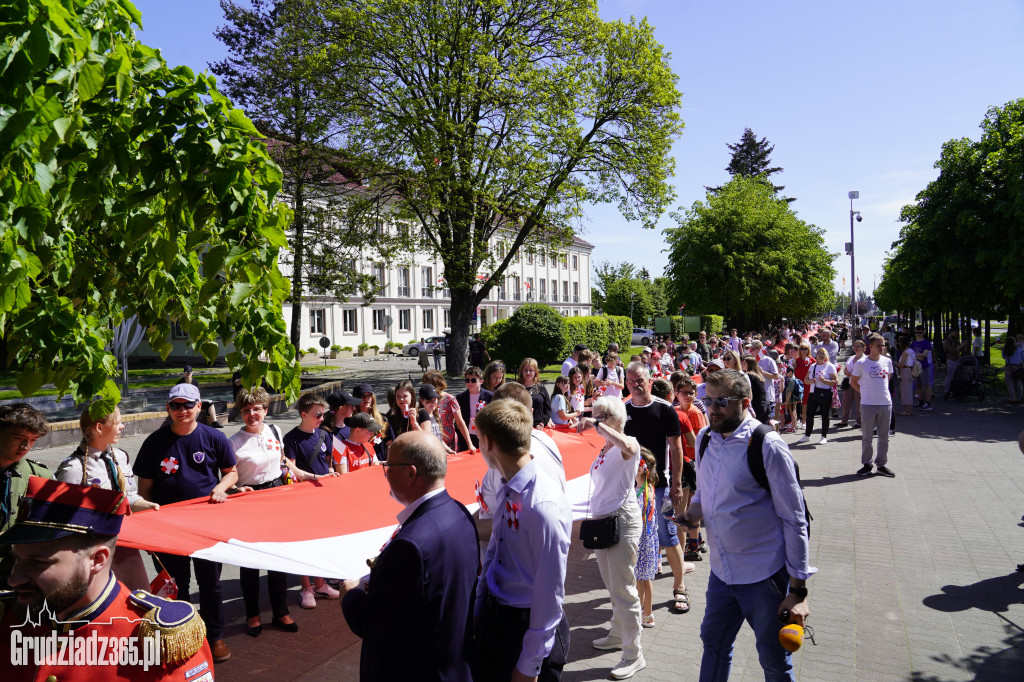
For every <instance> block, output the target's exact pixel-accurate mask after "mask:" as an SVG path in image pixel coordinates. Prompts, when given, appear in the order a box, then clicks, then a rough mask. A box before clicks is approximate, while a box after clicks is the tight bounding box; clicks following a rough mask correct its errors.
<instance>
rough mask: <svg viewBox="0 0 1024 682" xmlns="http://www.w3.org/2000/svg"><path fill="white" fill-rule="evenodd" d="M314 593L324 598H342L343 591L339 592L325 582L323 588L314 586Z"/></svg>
mask: <svg viewBox="0 0 1024 682" xmlns="http://www.w3.org/2000/svg"><path fill="white" fill-rule="evenodd" d="M313 594H314V595H316V596H317V597H322V598H323V599H341V592H338V591H337V590H336V589H334V588H333V587H331V586H330V585H328V584H327V583H324V586H323V587H321V588H314V589H313Z"/></svg>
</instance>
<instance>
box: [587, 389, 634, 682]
mask: <svg viewBox="0 0 1024 682" xmlns="http://www.w3.org/2000/svg"><path fill="white" fill-rule="evenodd" d="M625 423H626V408H625V406H624V405H623V403H622V400H620V399H619V398H612V397H603V398H598V399H597V400H596V401H595V402H594V406H593V416H592V417H584V418H583V419H581V420H580V424H579V427H578V429H579V431H580V432H581V433H582V432H583V431H584V430H585V429H587V428H590V427H594V429H595V430H596V431H597V433H598V434H599V435H600V436H601V437H603V438H604V447H602V448H601V451H600V452H599V453H598V455H597V458H596V459H595V460H594V463H593V464H592V465H591V466H590V483H591V486H592V488H591V495H590V499H589V500H588V502H587V519H588V520H587V521H584V522H583V525H581V527H580V536H581V538H582V539H583V542H584V546H585V547H588V548H595V555H596V558H597V566H598V568H599V569H600V571H601V580H602V581H603V582H604V585H605V587H607V588H608V592H609V593H610V595H611V602H612V619H611V627H610V628H609V630H608V635H607V636H605V637H601V638H599V639H596V640H594V648H595V649H602V650H611V649H622V660H621V661H619V663H618V665H616V666H615V668H613V669H612V677H614V678H615V679H625V678H627V677H631V676H632V675H633V674H634V673H636V672H637V671H638V670H640V669H641V668H643V667H644V665H646V663H645V662H644V657H643V651H642V649H641V647H640V614H641V607H640V595H639V593H638V592H637V589H636V578H635V576H634V569H635V568H636V561H637V551H638V548H639V544H640V534H641V532H642V531H643V516H642V513H641V510H640V505H638V504H637V501H636V493H635V492H634V485H635V481H636V472H637V469H638V468H639V466H640V444H639V443H638V442H637V440H636V439H635V438H633V437H631V436H627V435H625V434H624V433H623V432H622V431H623V427H624V426H625ZM592 529H593V530H592ZM595 540H596V542H595ZM598 546H600V547H601V548H599V549H596V548H597V547H598Z"/></svg>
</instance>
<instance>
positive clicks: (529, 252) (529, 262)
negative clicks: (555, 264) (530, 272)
mask: <svg viewBox="0 0 1024 682" xmlns="http://www.w3.org/2000/svg"><path fill="white" fill-rule="evenodd" d="M526 264H527V265H533V250H532V249H528V250H527V251H526Z"/></svg>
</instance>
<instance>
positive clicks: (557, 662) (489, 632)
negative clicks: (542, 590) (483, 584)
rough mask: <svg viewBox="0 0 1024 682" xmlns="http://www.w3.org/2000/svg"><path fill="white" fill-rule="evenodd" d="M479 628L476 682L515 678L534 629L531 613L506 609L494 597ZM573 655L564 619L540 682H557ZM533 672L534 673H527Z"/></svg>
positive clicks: (485, 607) (487, 598) (486, 600)
mask: <svg viewBox="0 0 1024 682" xmlns="http://www.w3.org/2000/svg"><path fill="white" fill-rule="evenodd" d="M480 611H481V613H480V618H479V620H478V621H477V624H476V661H475V664H476V665H475V666H474V670H473V679H474V680H475V682H498V681H499V680H500V681H501V682H505V681H506V680H508V679H510V678H511V677H512V671H513V670H515V667H516V662H517V661H518V660H519V655H520V654H521V653H522V651H523V636H524V635H525V634H526V631H527V629H528V628H529V627H530V609H517V608H514V607H511V606H502V605H501V604H499V603H498V602H497V600H495V599H494V598H493V597H491V596H490V595H487V596H485V597H484V603H483V605H482V608H481V609H480ZM568 655H569V621H567V620H566V619H565V615H563V616H562V620H560V621H558V626H557V628H556V630H555V642H554V645H553V646H552V647H551V653H549V654H548V657H547V658H545V659H544V663H543V664H542V665H541V669H540V673H539V674H538V677H537V679H538V682H556V681H557V680H560V679H561V678H562V668H564V667H565V660H566V658H567V657H568ZM527 672H528V673H529V672H533V671H527Z"/></svg>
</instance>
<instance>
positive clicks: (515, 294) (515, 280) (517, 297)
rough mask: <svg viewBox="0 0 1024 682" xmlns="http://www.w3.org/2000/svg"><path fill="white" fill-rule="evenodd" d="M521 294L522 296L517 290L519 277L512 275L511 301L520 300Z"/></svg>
mask: <svg viewBox="0 0 1024 682" xmlns="http://www.w3.org/2000/svg"><path fill="white" fill-rule="evenodd" d="M522 296H523V295H522V293H521V292H520V291H519V278H518V277H513V278H512V300H513V301H521V300H522Z"/></svg>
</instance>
